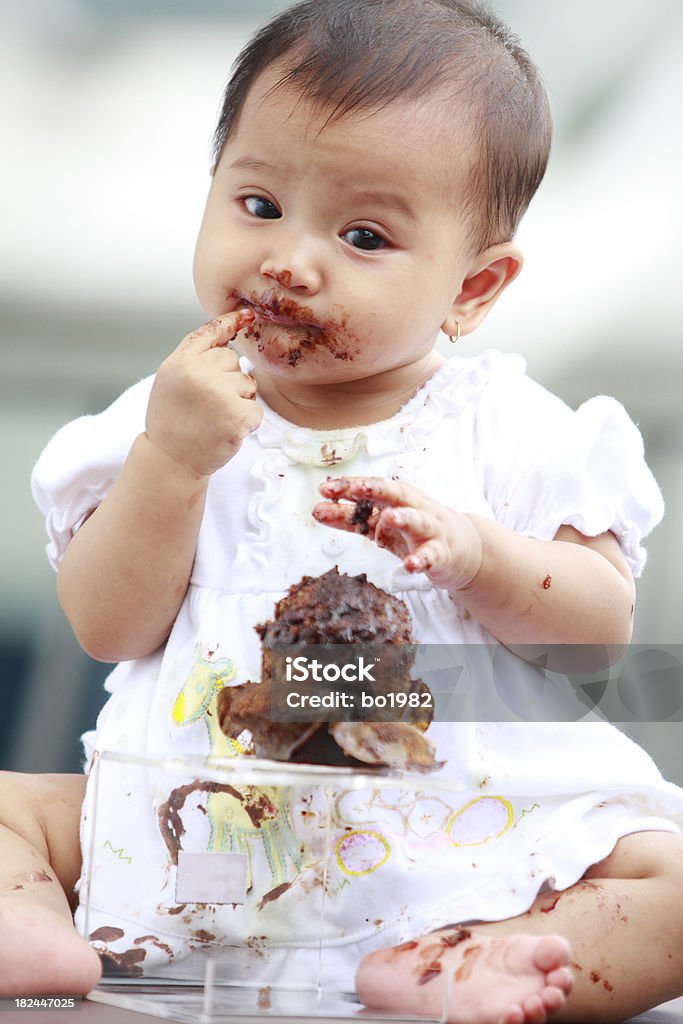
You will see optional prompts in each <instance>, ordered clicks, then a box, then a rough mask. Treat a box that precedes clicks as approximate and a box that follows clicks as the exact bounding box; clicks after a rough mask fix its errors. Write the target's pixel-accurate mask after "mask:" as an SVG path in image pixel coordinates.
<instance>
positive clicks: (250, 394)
mask: <svg viewBox="0 0 683 1024" xmlns="http://www.w3.org/2000/svg"><path fill="white" fill-rule="evenodd" d="M238 391H239V395H240V398H250V399H255V398H256V381H255V380H254V378H253V377H252V375H251V374H250V373H240V384H239V389H238Z"/></svg>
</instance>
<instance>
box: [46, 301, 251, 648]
mask: <svg viewBox="0 0 683 1024" xmlns="http://www.w3.org/2000/svg"><path fill="white" fill-rule="evenodd" d="M252 318H253V313H251V311H249V310H238V311H236V312H235V313H230V314H226V315H225V316H222V317H220V318H219V319H217V320H214V321H211V322H210V323H209V324H206V325H205V326H204V327H202V328H200V329H199V330H198V331H195V332H193V333H192V334H189V335H188V336H187V337H186V338H185V339H184V340H183V341H182V342H181V344H180V345H179V346H178V348H177V349H176V350H175V351H174V352H173V353H172V354H171V355H170V356H169V357H168V359H166V360H165V361H164V363H162V365H161V367H160V368H159V372H158V374H157V376H156V380H155V383H154V386H153V388H152V392H151V395H150V400H149V405H148V409H147V418H146V431H145V433H144V434H141V435H140V436H139V437H138V438H137V439H136V440H135V442H134V444H133V446H132V448H131V451H130V453H129V455H128V458H127V459H126V462H125V463H124V465H123V468H122V470H121V473H120V474H119V477H118V478H117V480H116V482H115V484H114V486H113V487H112V489H111V491H110V492H109V494H108V495H107V497H106V499H105V500H104V501H103V502H102V504H101V505H100V506H99V507H98V508H96V509H95V510H94V511H93V513H92V514H91V515H90V516H89V518H88V519H87V520H86V521H85V523H84V524H83V525H82V526H81V528H80V529H79V530H78V531H77V533H76V534H75V535H74V537H73V539H72V540H71V542H70V543H69V546H68V548H67V550H66V553H65V555H64V559H63V562H62V565H61V567H60V570H59V576H58V583H57V585H58V594H59V599H60V601H61V604H62V607H63V608H64V611H65V613H66V615H67V618H68V619H69V622H70V623H71V626H72V628H73V630H74V632H75V634H76V636H77V638H78V640H79V642H80V643H81V645H82V646H83V648H84V649H85V650H86V651H87V652H88V653H89V654H91V655H92V656H93V657H95V658H99V659H101V660H103V661H121V660H128V659H130V658H136V657H141V656H143V655H145V654H149V653H151V652H152V651H154V650H156V649H157V648H158V647H159V646H160V645H161V644H162V643H163V642H164V640H165V639H166V638H167V636H168V633H169V631H170V629H171V626H172V624H173V621H174V619H175V617H176V615H177V613H178V611H179V609H180V606H181V604H182V602H183V598H184V596H185V592H186V590H187V586H188V581H189V578H190V573H191V570H192V563H193V560H194V555H195V549H196V545H197V537H198V534H199V527H200V524H201V520H202V516H203V511H204V501H205V496H206V491H207V487H208V483H209V480H210V477H211V474H212V473H214V472H215V471H216V470H217V469H219V468H220V467H221V466H223V465H224V464H225V463H226V462H228V461H229V460H230V459H231V458H232V457H233V455H234V454H235V453H236V452H237V450H238V449H239V447H240V445H241V443H242V441H243V439H244V437H245V436H246V435H247V434H248V433H250V432H251V431H252V430H254V429H256V427H257V426H258V425H259V423H260V421H261V416H262V411H261V408H260V406H259V405H258V404H257V403H256V402H255V401H254V400H253V399H254V398H255V395H256V385H255V382H254V380H253V379H252V378H251V377H249V376H246V375H245V374H243V373H241V371H240V369H239V363H238V357H237V355H236V354H235V352H234V351H232V350H231V349H229V348H228V347H227V345H228V342H229V341H230V340H232V338H234V337H235V335H236V334H237V332H238V331H239V330H240V329H241V328H242V327H244V326H246V324H247V323H249V322H250V320H251V319H252Z"/></svg>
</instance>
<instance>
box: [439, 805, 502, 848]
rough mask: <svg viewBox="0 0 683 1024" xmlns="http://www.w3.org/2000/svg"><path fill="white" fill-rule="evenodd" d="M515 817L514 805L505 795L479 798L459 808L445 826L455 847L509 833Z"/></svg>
mask: <svg viewBox="0 0 683 1024" xmlns="http://www.w3.org/2000/svg"><path fill="white" fill-rule="evenodd" d="M513 818H514V811H513V809H512V804H511V803H510V801H509V800H506V799H505V798H504V797H502V796H481V797H477V798H476V799H474V800H470V802H469V803H468V804H465V806H464V807H461V808H460V810H459V811H456V813H455V814H454V815H453V817H452V818H451V820H450V821H449V822H448V825H447V826H446V835H447V836H448V838H449V839H450V841H451V842H452V843H453V845H454V846H481V844H482V843H488V842H489V840H491V839H498V838H499V837H500V836H502V835H503V833H504V832H507V830H508V829H509V828H510V826H511V825H512V821H513Z"/></svg>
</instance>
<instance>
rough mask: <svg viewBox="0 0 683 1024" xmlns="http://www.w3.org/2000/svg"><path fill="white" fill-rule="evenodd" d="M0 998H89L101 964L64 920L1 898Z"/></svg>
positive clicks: (22, 902)
mask: <svg viewBox="0 0 683 1024" xmlns="http://www.w3.org/2000/svg"><path fill="white" fill-rule="evenodd" d="M0 965H2V966H1V968H0V995H3V996H19V995H22V996H23V995H72V996H73V995H85V994H86V993H87V992H90V990H91V989H93V988H95V986H96V985H97V983H98V981H99V980H100V975H101V973H102V964H101V962H100V958H99V957H98V955H97V953H96V952H95V950H94V949H93V948H92V947H91V946H89V945H88V943H87V942H86V941H85V939H82V938H81V936H80V935H79V934H78V932H77V931H76V929H75V928H74V927H73V925H71V924H70V923H69V921H68V920H67V919H66V918H65V917H63V916H62V914H58V913H55V911H53V910H50V909H49V908H46V907H43V906H40V905H39V904H37V903H29V902H28V901H26V900H16V899H12V897H10V896H3V897H2V898H0Z"/></svg>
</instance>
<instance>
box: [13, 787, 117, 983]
mask: <svg viewBox="0 0 683 1024" xmlns="http://www.w3.org/2000/svg"><path fill="white" fill-rule="evenodd" d="M85 781H86V780H85V777H84V776H79V775H19V774H15V773H10V772H0V965H1V967H0V995H2V996H14V995H37V994H50V993H52V994H55V995H65V994H69V995H78V994H85V993H86V992H89V991H90V989H92V988H94V987H95V985H96V984H97V982H98V980H99V977H100V973H101V964H100V959H99V957H98V956H97V954H96V953H95V951H94V950H93V949H92V948H91V947H90V946H89V945H88V943H87V942H86V941H85V940H84V939H82V938H81V937H80V936H79V935H78V933H77V932H76V930H75V928H74V925H73V918H72V907H71V902H73V900H74V897H73V889H74V885H75V884H76V881H77V879H78V876H79V873H80V866H81V853H80V846H79V841H78V830H79V820H80V810H81V803H82V802H83V795H84V792H85Z"/></svg>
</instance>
